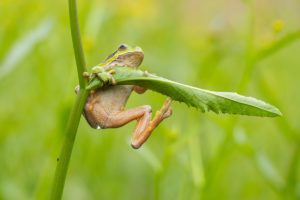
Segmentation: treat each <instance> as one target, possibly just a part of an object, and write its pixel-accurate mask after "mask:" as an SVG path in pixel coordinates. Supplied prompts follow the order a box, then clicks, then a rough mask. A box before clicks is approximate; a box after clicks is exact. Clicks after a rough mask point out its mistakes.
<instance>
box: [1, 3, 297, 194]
mask: <svg viewBox="0 0 300 200" xmlns="http://www.w3.org/2000/svg"><path fill="white" fill-rule="evenodd" d="M78 9H79V20H80V26H81V32H82V36H83V44H84V48H85V54H86V59H87V64H88V67H89V69H90V68H91V67H92V66H94V65H96V64H98V63H99V62H101V61H102V60H103V59H104V58H105V57H106V56H107V55H109V54H110V53H111V52H113V51H114V49H115V48H116V47H117V46H118V45H119V44H121V43H127V44H129V45H138V46H140V47H142V48H143V50H144V52H145V60H144V62H143V66H142V68H143V69H145V70H148V71H150V72H153V73H157V74H159V75H161V76H163V77H166V78H169V79H171V80H175V81H178V82H182V83H186V84H189V85H195V86H199V87H201V88H206V89H211V90H217V91H239V92H240V93H241V94H243V95H247V96H254V97H257V98H259V99H262V100H264V101H267V102H269V103H271V104H273V105H275V106H277V107H278V108H279V109H280V110H281V111H282V113H283V117H281V118H275V119H274V118H257V117H237V116H233V117H232V116H228V115H216V114H213V113H207V114H201V113H199V112H197V111H196V110H195V109H188V107H186V106H185V105H183V104H180V103H174V104H173V109H174V114H173V116H172V117H171V118H170V119H168V120H166V121H164V123H162V124H161V125H160V126H159V127H158V128H157V129H156V130H155V131H154V132H153V135H152V136H151V137H150V138H149V140H148V141H147V142H146V144H145V145H144V146H143V148H141V149H140V150H137V151H136V150H133V149H131V147H130V145H129V142H130V136H131V132H132V131H133V128H134V123H130V124H128V125H126V126H125V127H122V128H118V129H108V130H101V131H99V130H93V129H92V128H90V127H89V126H88V124H87V122H86V121H85V120H84V119H82V120H81V123H80V127H79V130H78V135H77V141H76V142H75V148H74V151H73V155H72V159H71V163H70V168H69V173H68V176H67V181H66V188H65V193H64V199H199V198H201V199H299V198H300V173H299V171H300V164H299V162H298V161H299V159H300V142H299V141H300V139H299V138H300V123H299V118H300V112H299V106H298V104H297V102H300V93H299V92H298V91H299V88H298V87H299V85H300V79H299V74H300V66H299V63H300V57H299V55H298V54H299V48H300V42H299V41H297V39H298V38H299V30H300V22H299V20H298V19H299V17H300V13H299V9H300V2H299V1H297V0H286V1H272V0H264V1H253V2H252V1H251V0H248V1H241V0H232V1H221V0H217V1H197V0H186V1H184V0H178V1H170V0H167V1H158V0H141V1H129V0H111V1H102V0H101V1H100V0H99V1H96V0H94V1H93V0H87V1H78ZM67 12H68V9H67V1H45V0H44V1H37V0H32V1H20V0H1V1H0V23H1V26H0V44H1V48H0V73H1V74H0V95H1V97H0V112H1V114H0V130H1V134H0V160H1V162H0V199H46V198H47V197H48V195H49V191H50V187H51V183H52V178H53V173H54V170H55V166H56V157H57V155H58V154H59V152H60V148H61V144H62V138H63V134H64V130H65V126H66V121H67V119H68V115H69V113H70V109H71V107H72V104H73V102H74V99H75V93H74V88H75V86H76V85H77V80H76V79H77V76H76V68H75V59H74V55H73V49H72V46H71V37H70V30H69V22H68V13H67ZM164 98H165V97H164V96H162V95H160V94H156V93H153V92H150V91H148V92H147V93H146V94H144V95H137V94H133V95H132V97H131V98H130V100H129V102H128V105H127V108H132V107H135V106H140V105H144V104H149V105H151V106H152V108H153V110H154V111H155V110H157V109H159V108H160V106H161V104H162V103H163V100H164Z"/></svg>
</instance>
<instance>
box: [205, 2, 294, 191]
mask: <svg viewBox="0 0 300 200" xmlns="http://www.w3.org/2000/svg"><path fill="white" fill-rule="evenodd" d="M246 4H247V7H248V12H247V14H248V23H249V30H248V38H247V49H246V63H245V66H244V70H243V74H242V77H241V79H240V82H239V85H238V92H239V93H244V92H245V91H246V89H247V86H248V84H249V82H250V79H251V77H252V72H253V70H254V68H255V66H256V64H257V63H258V62H260V61H261V60H263V59H264V58H266V57H268V56H270V55H272V54H274V53H276V52H277V51H279V50H281V49H282V48H284V47H286V46H288V45H289V44H291V43H292V42H294V41H295V40H297V39H299V38H300V30H298V31H295V32H292V33H289V34H287V35H286V36H285V37H283V38H281V39H280V40H278V41H275V42H274V43H272V44H271V45H269V46H267V47H265V48H261V49H259V50H256V51H255V50H254V48H253V45H254V31H253V27H254V16H253V5H252V1H247V2H246ZM237 121H238V117H237V116H233V117H231V119H230V121H229V123H228V124H227V126H226V128H225V129H226V130H225V132H226V138H225V140H224V142H223V143H222V144H221V146H220V148H219V150H218V152H217V153H216V157H215V158H214V159H213V160H212V162H210V163H209V164H208V167H207V171H206V176H207V177H210V178H207V181H208V183H207V184H206V185H205V187H204V188H203V190H202V191H203V192H202V194H203V195H202V197H204V196H205V193H206V191H207V190H208V189H209V188H210V185H211V183H210V182H213V180H214V178H213V177H214V173H215V170H216V168H218V167H220V165H221V164H220V163H221V162H222V161H223V160H225V158H227V157H228V156H229V155H228V154H229V153H230V152H232V149H233V147H235V144H234V141H233V131H234V128H235V126H236V123H237ZM299 149H300V148H295V153H294V156H293V159H292V161H291V163H290V168H289V169H290V170H289V174H288V178H287V179H288V183H287V185H286V187H292V186H293V184H294V180H293V178H292V177H293V176H294V175H295V170H294V167H293V165H294V163H295V162H296V161H295V160H297V159H295V157H297V156H298V155H300V150H299ZM254 164H255V165H257V163H256V162H255V161H254ZM263 177H265V176H264V174H263ZM265 180H266V181H267V183H269V184H270V186H271V187H272V188H273V189H274V191H275V192H277V193H281V195H283V194H282V192H283V189H282V188H278V187H277V186H276V184H274V183H273V182H272V181H270V180H269V179H268V178H267V177H265ZM291 185H292V186H291ZM285 190H286V191H290V190H288V189H285ZM292 192H294V191H292Z"/></svg>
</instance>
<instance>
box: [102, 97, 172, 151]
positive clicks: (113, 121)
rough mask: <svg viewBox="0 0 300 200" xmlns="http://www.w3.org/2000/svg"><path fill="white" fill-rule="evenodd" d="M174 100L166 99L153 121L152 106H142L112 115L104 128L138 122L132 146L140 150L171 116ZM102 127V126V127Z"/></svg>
mask: <svg viewBox="0 0 300 200" xmlns="http://www.w3.org/2000/svg"><path fill="white" fill-rule="evenodd" d="M171 102H172V100H171V99H169V98H168V99H166V101H165V103H164V105H163V107H162V108H161V109H160V110H159V111H157V112H156V114H155V117H154V118H153V120H152V121H151V114H152V109H151V107H150V106H140V107H137V108H132V109H129V110H124V111H120V112H117V113H112V114H111V115H110V116H108V117H107V120H106V121H105V123H104V124H105V126H103V128H117V127H121V126H123V125H125V124H127V123H129V122H131V121H133V120H137V124H136V126H135V129H134V132H133V135H132V139H131V146H132V147H133V148H135V149H138V148H139V147H141V146H142V144H143V143H144V142H145V141H146V140H147V139H148V137H149V136H150V135H151V133H152V131H153V130H154V129H155V127H157V126H158V124H159V123H160V122H161V121H163V120H164V119H165V118H167V117H169V116H171V114H172V108H171V107H170V105H171ZM101 127H102V126H101Z"/></svg>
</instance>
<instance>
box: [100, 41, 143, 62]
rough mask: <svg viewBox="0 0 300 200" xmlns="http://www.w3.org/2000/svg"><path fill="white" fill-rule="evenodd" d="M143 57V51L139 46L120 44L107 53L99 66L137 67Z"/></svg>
mask: <svg viewBox="0 0 300 200" xmlns="http://www.w3.org/2000/svg"><path fill="white" fill-rule="evenodd" d="M143 59H144V52H143V50H142V49H141V48H140V47H138V46H128V45H126V44H122V45H120V46H119V47H118V49H117V50H116V51H115V52H113V53H112V54H111V55H109V56H108V57H107V58H106V59H105V60H104V61H103V63H102V64H101V65H100V66H101V67H104V66H126V67H132V68H137V67H138V66H139V65H140V64H141V63H142V61H143Z"/></svg>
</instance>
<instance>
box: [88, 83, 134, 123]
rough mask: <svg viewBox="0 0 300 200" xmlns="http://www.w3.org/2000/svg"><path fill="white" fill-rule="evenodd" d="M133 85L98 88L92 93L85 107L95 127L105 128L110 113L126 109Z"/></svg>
mask: <svg viewBox="0 0 300 200" xmlns="http://www.w3.org/2000/svg"><path fill="white" fill-rule="evenodd" d="M133 87H134V86H132V85H117V86H110V87H108V88H101V89H98V90H97V91H96V92H95V93H94V94H92V95H90V96H89V97H88V99H87V101H86V104H85V107H84V115H85V118H86V119H87V121H88V122H89V124H90V125H91V126H92V127H93V128H105V127H106V121H107V119H108V118H109V116H110V115H112V114H115V113H116V112H119V111H121V110H123V109H124V107H125V105H126V102H127V100H128V98H129V96H130V94H131V92H132V90H133Z"/></svg>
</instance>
